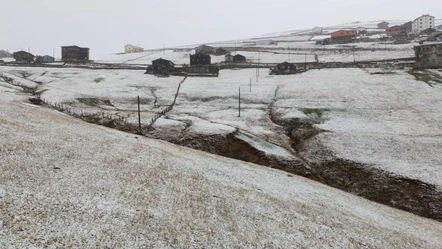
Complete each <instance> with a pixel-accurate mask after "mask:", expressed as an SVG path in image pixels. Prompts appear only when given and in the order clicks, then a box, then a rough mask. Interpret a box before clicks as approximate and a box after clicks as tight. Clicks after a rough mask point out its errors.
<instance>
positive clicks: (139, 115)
mask: <svg viewBox="0 0 442 249" xmlns="http://www.w3.org/2000/svg"><path fill="white" fill-rule="evenodd" d="M138 132H139V134H140V135H142V134H143V133H141V110H140V96H138Z"/></svg>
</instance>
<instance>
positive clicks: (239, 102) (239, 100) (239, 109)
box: [238, 87, 241, 117]
mask: <svg viewBox="0 0 442 249" xmlns="http://www.w3.org/2000/svg"><path fill="white" fill-rule="evenodd" d="M238 93H239V94H238V117H241V87H239V91H238Z"/></svg>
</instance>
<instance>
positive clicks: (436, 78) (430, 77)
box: [408, 70, 442, 86]
mask: <svg viewBox="0 0 442 249" xmlns="http://www.w3.org/2000/svg"><path fill="white" fill-rule="evenodd" d="M439 71H440V72H442V70H439ZM408 73H409V74H411V75H413V76H414V77H415V78H416V80H418V81H422V82H425V83H427V84H429V85H430V86H432V85H431V84H432V83H440V84H442V76H441V75H440V74H438V73H435V72H431V71H428V70H410V71H408Z"/></svg>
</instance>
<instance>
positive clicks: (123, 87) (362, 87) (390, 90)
mask: <svg viewBox="0 0 442 249" xmlns="http://www.w3.org/2000/svg"><path fill="white" fill-rule="evenodd" d="M5 70H6V71H7V73H8V74H10V75H11V74H17V72H18V71H19V70H20V69H18V68H9V69H8V68H2V71H5ZM17 70H18V71H17ZM22 70H26V71H27V72H28V73H30V74H31V76H29V77H28V80H27V81H23V82H24V83H27V82H29V80H36V81H39V82H43V84H42V85H40V86H39V89H40V90H46V91H45V92H43V93H42V98H44V99H46V100H47V101H53V102H63V103H66V104H68V105H70V106H72V107H73V108H74V110H75V111H76V112H77V113H78V112H80V111H82V112H86V113H91V112H92V113H100V112H106V113H111V114H113V115H118V116H125V117H126V116H128V115H129V116H130V118H129V121H131V122H133V123H136V116H135V111H136V109H137V106H136V96H138V95H139V96H140V97H141V100H142V105H141V110H142V123H143V124H145V125H146V124H148V123H149V122H150V119H151V118H152V117H153V116H154V115H155V113H157V112H159V111H161V110H163V109H164V105H170V104H171V103H172V102H173V99H174V95H175V93H176V90H177V86H178V84H179V82H180V81H181V80H182V78H181V77H170V78H156V77H153V76H151V75H144V74H143V72H142V71H124V70H120V71H112V70H100V71H90V70H83V69H42V68H36V69H29V68H23V69H22ZM372 71H373V70H371V71H370V70H365V71H364V70H361V69H329V70H312V71H308V72H307V73H304V74H298V75H292V76H270V75H268V70H261V73H260V74H261V76H260V79H259V82H256V79H255V73H256V72H255V70H254V69H247V70H222V71H221V72H220V76H219V77H218V78H188V79H187V80H186V81H185V82H184V84H183V85H182V86H181V89H180V93H179V95H178V98H177V103H176V105H175V107H174V109H173V110H172V111H171V112H169V113H168V114H167V115H166V116H165V118H161V119H159V120H158V121H157V123H155V125H154V128H156V129H157V130H159V131H162V132H163V133H164V134H172V133H173V134H175V135H176V136H175V137H182V138H188V137H195V136H198V135H210V134H218V135H219V134H224V135H226V134H230V133H233V132H236V131H238V132H237V133H236V134H237V135H236V136H237V138H239V139H241V140H244V141H245V142H247V143H249V144H250V145H252V146H253V147H255V148H257V149H258V150H260V151H263V152H266V153H268V154H272V155H276V156H279V157H282V158H288V159H290V158H291V157H292V155H293V154H294V151H293V149H292V148H291V146H290V139H289V138H288V137H287V136H286V135H285V134H284V132H283V130H282V128H281V127H280V126H279V125H276V124H275V123H273V122H272V120H270V117H269V115H270V114H269V113H270V111H272V112H273V113H274V114H276V115H277V117H279V118H280V119H281V120H290V119H292V118H299V119H304V120H308V121H314V122H316V123H318V125H317V127H318V128H320V129H323V130H325V131H328V132H325V133H322V134H320V135H319V136H317V137H316V138H315V139H314V140H312V141H311V142H310V143H309V144H308V145H309V150H307V151H306V152H305V155H303V156H305V157H306V158H307V159H308V160H310V161H314V162H316V161H323V160H327V159H330V158H318V157H317V156H316V155H317V153H315V152H317V150H318V148H321V149H323V147H324V146H325V147H326V148H327V150H330V151H331V152H332V155H334V157H338V158H344V159H349V160H353V161H356V162H361V163H365V164H368V165H373V166H375V167H378V168H380V169H383V170H386V171H388V172H391V173H394V174H397V175H401V176H406V177H409V178H412V179H419V180H422V181H424V182H427V183H431V184H434V185H436V186H438V187H439V188H440V187H442V164H441V163H440V162H441V161H442V155H441V154H440V153H438V150H439V148H441V147H442V136H441V135H440V134H441V131H442V115H441V114H440V110H441V109H442V101H441V98H442V86H441V85H440V84H433V87H430V86H429V85H428V84H426V83H425V82H422V81H417V80H416V79H415V78H414V76H412V75H410V74H408V73H407V72H406V71H393V74H386V75H371V74H370V72H372ZM377 71H379V70H377ZM43 73H44V75H43ZM434 73H436V74H439V75H442V73H441V72H440V71H436V70H435V71H434ZM17 75H19V74H17ZM251 78H252V84H251V89H252V91H251V92H250V79H251ZM98 79H99V80H98ZM240 87H241V102H242V104H241V107H242V109H241V117H238V110H237V108H238V91H239V88H240ZM88 98H89V99H101V100H106V101H108V102H106V103H107V104H103V103H99V104H96V105H87V104H85V102H84V100H83V99H88ZM318 113H319V114H318ZM318 115H319V116H318ZM320 145H321V146H320Z"/></svg>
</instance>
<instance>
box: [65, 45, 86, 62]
mask: <svg viewBox="0 0 442 249" xmlns="http://www.w3.org/2000/svg"><path fill="white" fill-rule="evenodd" d="M89 50H90V49H89V48H81V47H79V46H75V45H74V46H63V47H61V60H62V61H63V62H79V63H86V62H88V61H89Z"/></svg>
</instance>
